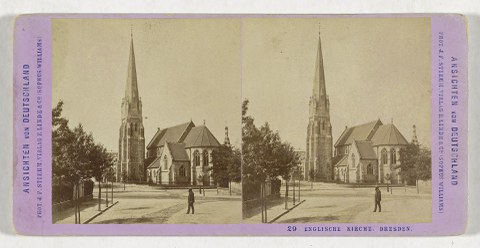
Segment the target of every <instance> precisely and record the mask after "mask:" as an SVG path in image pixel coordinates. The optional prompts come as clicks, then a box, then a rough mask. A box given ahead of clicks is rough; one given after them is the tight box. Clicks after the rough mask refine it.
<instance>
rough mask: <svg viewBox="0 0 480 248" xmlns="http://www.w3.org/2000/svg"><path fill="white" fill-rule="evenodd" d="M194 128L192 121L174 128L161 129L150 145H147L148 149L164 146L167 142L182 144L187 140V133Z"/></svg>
mask: <svg viewBox="0 0 480 248" xmlns="http://www.w3.org/2000/svg"><path fill="white" fill-rule="evenodd" d="M192 127H195V124H194V123H193V122H192V121H189V122H186V123H183V124H180V125H176V126H173V127H169V128H165V129H159V130H157V132H156V133H155V135H154V136H153V138H152V140H150V143H148V145H147V149H149V148H150V147H158V146H163V145H164V144H165V142H167V141H168V142H182V141H183V140H182V139H184V138H185V135H186V133H187V132H188V130H189V129H190V128H192Z"/></svg>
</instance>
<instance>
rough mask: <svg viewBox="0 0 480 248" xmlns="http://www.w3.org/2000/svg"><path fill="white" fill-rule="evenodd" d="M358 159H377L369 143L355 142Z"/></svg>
mask: <svg viewBox="0 0 480 248" xmlns="http://www.w3.org/2000/svg"><path fill="white" fill-rule="evenodd" d="M355 145H356V146H357V150H358V153H359V154H360V159H377V156H376V155H375V151H373V146H372V142H371V141H364V140H362V141H360V140H355Z"/></svg>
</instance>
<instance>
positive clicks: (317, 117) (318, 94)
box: [305, 34, 333, 181]
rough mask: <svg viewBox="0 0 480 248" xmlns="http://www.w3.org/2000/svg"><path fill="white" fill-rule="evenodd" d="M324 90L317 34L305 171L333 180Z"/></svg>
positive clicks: (320, 47)
mask: <svg viewBox="0 0 480 248" xmlns="http://www.w3.org/2000/svg"><path fill="white" fill-rule="evenodd" d="M326 92H327V91H326V88H325V74H324V69H323V55H322V45H321V39H320V34H319V36H318V48H317V60H316V65H315V77H314V80H313V92H312V96H311V97H310V102H309V106H310V116H309V119H308V127H307V146H306V147H307V150H306V156H305V173H306V175H307V179H309V180H316V181H332V180H333V167H332V154H333V153H332V143H333V141H332V125H331V123H330V101H329V99H328V95H327V93H326ZM310 171H313V172H314V173H315V177H314V178H309V177H310Z"/></svg>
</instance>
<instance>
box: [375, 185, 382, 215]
mask: <svg viewBox="0 0 480 248" xmlns="http://www.w3.org/2000/svg"><path fill="white" fill-rule="evenodd" d="M381 201H382V192H381V191H380V188H379V187H378V186H377V187H375V209H374V210H373V212H377V206H378V212H382V205H381V204H380V202H381Z"/></svg>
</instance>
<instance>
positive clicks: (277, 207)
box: [243, 197, 304, 223]
mask: <svg viewBox="0 0 480 248" xmlns="http://www.w3.org/2000/svg"><path fill="white" fill-rule="evenodd" d="M303 201H304V199H303V198H301V201H298V198H296V201H295V205H293V198H291V197H288V206H287V207H288V209H285V198H280V199H277V200H272V201H270V202H268V206H267V222H268V223H270V222H271V221H273V220H275V219H277V218H278V217H280V216H282V215H284V214H285V213H287V212H289V211H291V210H292V209H293V208H295V207H297V206H298V205H299V204H301V203H302V202H303ZM250 212H254V214H253V216H251V217H248V218H245V219H244V220H243V223H262V212H261V208H260V207H257V208H255V209H252V210H250Z"/></svg>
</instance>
